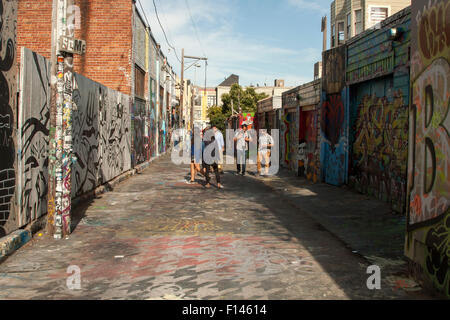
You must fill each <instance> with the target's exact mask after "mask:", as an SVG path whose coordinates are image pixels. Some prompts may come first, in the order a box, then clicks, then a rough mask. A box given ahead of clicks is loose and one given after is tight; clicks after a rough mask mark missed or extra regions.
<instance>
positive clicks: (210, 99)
mask: <svg viewBox="0 0 450 320" xmlns="http://www.w3.org/2000/svg"><path fill="white" fill-rule="evenodd" d="M215 104H216V96H208V108H209V107H212V106H213V105H215Z"/></svg>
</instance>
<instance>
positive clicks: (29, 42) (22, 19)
mask: <svg viewBox="0 0 450 320" xmlns="http://www.w3.org/2000/svg"><path fill="white" fill-rule="evenodd" d="M52 2H53V0H20V1H19V2H18V10H17V11H18V12H17V60H16V61H17V63H18V64H19V63H20V51H21V47H26V48H28V49H30V50H32V51H34V52H37V53H39V54H40V55H42V56H44V57H45V58H47V59H50V56H51V45H52V37H51V31H52V23H51V21H52Z"/></svg>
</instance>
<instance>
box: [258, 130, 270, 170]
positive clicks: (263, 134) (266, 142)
mask: <svg viewBox="0 0 450 320" xmlns="http://www.w3.org/2000/svg"><path fill="white" fill-rule="evenodd" d="M272 147H273V138H272V137H271V136H270V135H269V134H268V133H267V130H266V129H261V130H260V136H259V143H258V160H257V167H258V173H259V174H260V175H263V174H262V173H261V162H263V163H264V166H265V175H268V174H269V164H270V150H271V148H272Z"/></svg>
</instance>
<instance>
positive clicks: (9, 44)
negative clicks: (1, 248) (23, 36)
mask: <svg viewBox="0 0 450 320" xmlns="http://www.w3.org/2000/svg"><path fill="white" fill-rule="evenodd" d="M3 3H4V1H3V0H2V1H0V54H2V55H0V154H1V157H0V237H2V236H4V235H6V233H7V230H6V229H5V227H4V226H5V224H6V222H7V221H8V219H9V218H10V214H11V213H12V212H11V210H12V208H11V206H12V198H13V195H14V190H15V185H16V173H15V169H14V162H15V156H16V150H15V146H14V140H13V132H14V119H15V116H14V113H13V108H15V107H16V106H14V105H12V104H13V101H12V100H13V98H12V96H13V95H14V94H15V91H11V89H12V88H14V86H15V81H16V79H15V72H14V70H13V69H12V67H13V64H14V59H15V53H16V52H15V43H14V40H15V34H14V33H15V28H16V27H15V24H16V19H15V18H14V17H13V14H14V13H15V12H14V11H15V10H14V9H12V12H11V11H9V10H4V9H6V7H4V4H3ZM8 8H9V9H11V7H8ZM4 22H6V23H8V22H9V25H4ZM11 32H12V33H11Z"/></svg>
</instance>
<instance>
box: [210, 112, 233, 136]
mask: <svg viewBox="0 0 450 320" xmlns="http://www.w3.org/2000/svg"><path fill="white" fill-rule="evenodd" d="M228 117H229V115H228V114H224V113H223V112H222V108H221V107H219V106H211V107H209V108H208V118H209V122H210V123H211V126H214V125H215V126H216V127H217V129H219V130H221V131H224V130H225V129H226V121H227V118H228Z"/></svg>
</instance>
